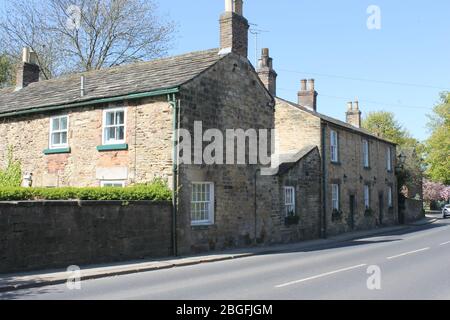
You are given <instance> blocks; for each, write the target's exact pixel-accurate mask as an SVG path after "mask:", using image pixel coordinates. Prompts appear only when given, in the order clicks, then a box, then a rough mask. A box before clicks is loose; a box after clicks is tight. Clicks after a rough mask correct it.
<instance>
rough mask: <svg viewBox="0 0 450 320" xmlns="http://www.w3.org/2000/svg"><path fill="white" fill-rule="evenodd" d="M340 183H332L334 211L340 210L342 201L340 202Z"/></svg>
mask: <svg viewBox="0 0 450 320" xmlns="http://www.w3.org/2000/svg"><path fill="white" fill-rule="evenodd" d="M339 193H340V190H339V185H338V184H332V185H331V205H332V209H333V211H334V210H336V211H339V209H340V203H339V196H340V195H339Z"/></svg>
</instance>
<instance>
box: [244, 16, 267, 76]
mask: <svg viewBox="0 0 450 320" xmlns="http://www.w3.org/2000/svg"><path fill="white" fill-rule="evenodd" d="M249 24H250V25H251V26H252V27H250V30H249V32H250V33H251V34H253V35H254V36H255V67H257V66H258V60H259V58H258V56H259V48H258V36H259V35H260V34H261V33H267V32H269V31H268V30H261V29H257V28H254V27H257V26H258V25H257V24H255V23H249Z"/></svg>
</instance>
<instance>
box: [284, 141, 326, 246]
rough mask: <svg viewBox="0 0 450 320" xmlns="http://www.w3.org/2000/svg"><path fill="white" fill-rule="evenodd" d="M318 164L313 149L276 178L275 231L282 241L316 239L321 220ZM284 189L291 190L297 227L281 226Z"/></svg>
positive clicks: (317, 150) (318, 156) (318, 157)
mask: <svg viewBox="0 0 450 320" xmlns="http://www.w3.org/2000/svg"><path fill="white" fill-rule="evenodd" d="M320 164H321V162H320V153H319V149H318V148H316V149H314V150H313V151H311V152H310V153H309V154H307V155H306V156H305V157H303V158H302V159H301V160H300V161H299V162H298V163H297V164H295V166H293V167H292V168H291V169H289V170H288V171H287V172H285V173H282V174H281V175H280V176H279V178H278V184H279V195H280V196H279V199H280V201H279V206H280V213H281V214H280V215H279V217H280V221H279V222H280V224H279V228H280V229H281V237H282V241H283V242H294V241H302V240H309V239H316V238H319V237H320V227H321V217H322V205H321V193H322V191H321V179H322V175H321V167H320ZM284 187H294V188H295V204H296V205H295V209H296V212H295V214H296V215H298V216H299V223H298V224H293V225H286V224H285V219H284V218H285V205H284V203H285V202H284Z"/></svg>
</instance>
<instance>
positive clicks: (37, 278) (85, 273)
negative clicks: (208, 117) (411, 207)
mask: <svg viewBox="0 0 450 320" xmlns="http://www.w3.org/2000/svg"><path fill="white" fill-rule="evenodd" d="M437 217H438V216H437V215H436V216H434V215H427V217H426V218H424V219H422V220H420V221H417V222H414V223H411V224H408V225H401V226H392V227H384V228H378V229H374V230H367V231H357V232H350V233H346V234H342V235H339V236H335V237H330V238H327V239H318V240H312V241H305V242H300V243H291V244H283V245H275V246H269V247H251V248H244V249H235V250H228V251H222V252H215V253H211V254H206V255H195V256H189V257H178V258H168V259H161V260H139V261H129V262H122V263H114V264H103V265H91V266H83V267H81V274H80V280H82V281H83V283H86V282H84V281H86V280H94V279H101V278H108V279H117V278H118V277H120V276H124V275H131V274H139V273H148V272H150V271H152V272H155V274H156V273H157V272H159V271H162V270H166V269H179V270H182V269H183V268H182V267H187V266H195V265H200V264H209V263H212V262H216V263H219V262H221V261H222V262H223V261H226V260H236V259H240V258H249V257H254V256H261V255H267V256H269V255H276V254H280V253H295V252H298V253H301V252H320V251H321V250H323V249H324V248H338V247H345V246H346V245H347V244H348V242H352V241H355V240H357V239H363V238H366V237H375V236H377V235H380V236H381V235H383V234H387V235H388V234H395V233H396V232H403V233H408V232H413V231H414V230H415V229H417V228H421V227H424V226H425V227H426V226H427V225H431V224H433V223H435V222H436V221H438V218H437ZM68 275H69V274H68V273H67V271H66V270H62V269H59V270H45V271H37V272H28V273H16V274H7V275H0V293H5V294H0V299H8V298H10V297H11V295H8V293H9V292H14V291H20V290H26V289H33V288H40V287H48V286H57V285H62V284H63V285H64V284H65V283H66V282H67V279H68ZM112 277H115V278H112ZM15 296H16V295H14V297H15Z"/></svg>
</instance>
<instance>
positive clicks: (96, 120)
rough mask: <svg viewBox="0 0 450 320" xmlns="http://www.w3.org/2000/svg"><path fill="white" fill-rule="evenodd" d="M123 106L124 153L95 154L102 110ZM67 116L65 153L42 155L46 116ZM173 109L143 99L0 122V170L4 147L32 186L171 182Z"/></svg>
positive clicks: (99, 142)
mask: <svg viewBox="0 0 450 320" xmlns="http://www.w3.org/2000/svg"><path fill="white" fill-rule="evenodd" d="M109 107H126V124H127V126H126V143H127V144H128V150H123V151H119V150H117V151H104V152H99V151H97V146H100V145H102V121H103V109H105V108H109ZM65 114H67V115H68V116H69V132H68V143H69V146H70V148H71V152H70V153H64V154H51V155H46V154H44V152H43V151H44V150H45V149H47V148H48V147H49V146H48V144H49V130H50V117H51V116H55V115H65ZM171 139H172V110H171V107H170V105H169V104H168V103H167V100H165V99H164V98H161V99H144V100H136V101H130V102H126V101H125V102H123V103H121V104H110V105H99V106H95V107H84V108H76V109H68V110H65V111H60V112H58V113H43V114H38V115H28V116H21V117H12V118H2V119H0V166H3V165H5V161H6V154H7V148H8V146H9V145H11V146H13V148H14V149H13V150H14V157H15V158H16V159H17V160H20V162H21V163H22V169H23V171H24V172H31V173H33V186H44V187H55V186H83V187H84V186H99V185H100V181H101V180H116V179H117V180H125V181H126V183H128V184H129V183H133V182H147V181H150V180H152V179H153V178H155V177H163V178H167V179H169V180H170V179H171V175H172V171H171V164H172V143H171Z"/></svg>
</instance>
